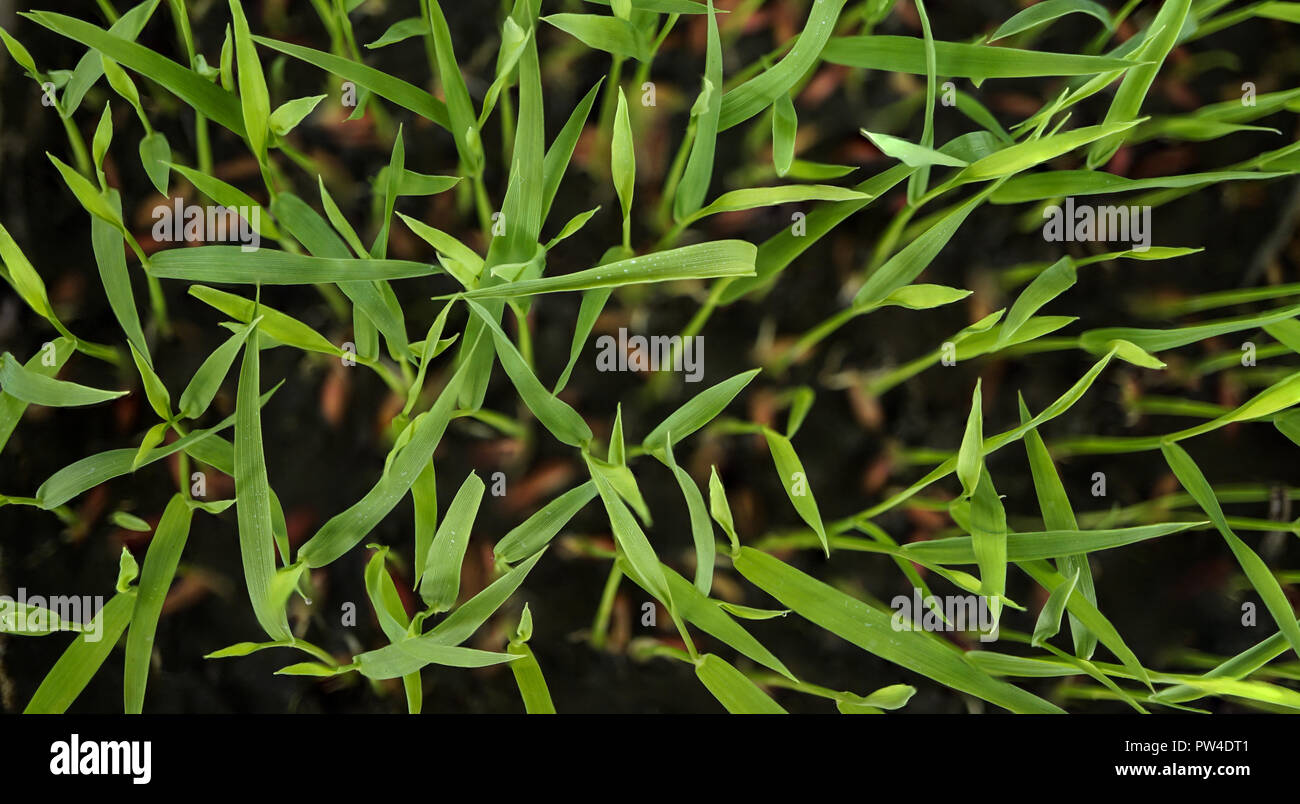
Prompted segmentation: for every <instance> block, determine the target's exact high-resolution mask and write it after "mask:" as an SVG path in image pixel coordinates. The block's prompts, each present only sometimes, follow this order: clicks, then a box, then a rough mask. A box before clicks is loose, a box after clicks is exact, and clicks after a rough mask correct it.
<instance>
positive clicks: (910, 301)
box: [880, 283, 974, 310]
mask: <svg viewBox="0 0 1300 804" xmlns="http://www.w3.org/2000/svg"><path fill="white" fill-rule="evenodd" d="M973 292H974V291H970V290H959V289H957V288H950V287H947V286H945V285H926V284H923V283H922V284H915V285H904V286H903V287H901V288H899V289H898V290H896V291H894V292H893V293H891V294H889V295H888V296H886V297H885V299H884V301H882V302H880V306H881V307H889V306H894V307H906V308H907V309H909V310H930V309H932V308H935V307H942V306H943V305H945V304H952V303H953V302H959V301H961V300H962V299H964V298H966V297H967V296H969V295H971V293H973Z"/></svg>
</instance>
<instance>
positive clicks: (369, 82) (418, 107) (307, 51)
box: [253, 36, 451, 131]
mask: <svg viewBox="0 0 1300 804" xmlns="http://www.w3.org/2000/svg"><path fill="white" fill-rule="evenodd" d="M253 41H254V42H256V43H257V44H259V45H262V46H263V47H269V48H271V49H272V50H277V51H279V52H281V53H286V54H288V55H290V56H293V57H294V58H295V59H301V60H302V61H305V62H307V63H308V64H312V65H315V66H316V67H319V68H320V69H322V70H324V71H326V72H328V73H332V74H334V75H336V76H338V77H339V78H341V79H343V80H344V81H352V82H353V83H355V84H357V85H358V86H361V87H364V88H366V89H368V90H370V91H371V92H373V93H374V94H375V95H378V96H379V97H381V98H383V99H384V100H386V101H389V102H390V103H395V104H397V105H398V106H401V107H402V108H404V109H409V110H411V111H412V112H415V113H416V114H418V115H420V116H421V117H423V118H425V119H426V120H431V121H433V122H434V123H437V124H438V125H440V126H442V127H443V128H445V129H447V130H448V131H450V130H451V120H450V119H449V118H448V117H447V106H446V105H445V104H444V103H443V102H442V101H440V100H438V99H437V98H435V97H433V96H432V95H430V94H429V93H428V92H426V91H425V90H423V89H420V88H419V87H417V86H416V85H414V84H411V83H408V82H406V81H403V80H401V79H400V78H395V77H393V76H391V75H389V74H388V73H385V72H381V71H379V70H376V69H374V68H373V67H367V66H366V65H364V64H360V63H358V62H355V61H352V60H351V59H346V58H343V57H341V56H335V55H333V54H331V53H325V52H323V51H320V50H313V49H312V48H309V47H303V46H302V45H295V44H292V43H290V42H281V41H279V40H277V39H268V38H266V37H264V36H254V37H253Z"/></svg>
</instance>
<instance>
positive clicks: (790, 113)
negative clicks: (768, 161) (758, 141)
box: [772, 95, 799, 178]
mask: <svg viewBox="0 0 1300 804" xmlns="http://www.w3.org/2000/svg"><path fill="white" fill-rule="evenodd" d="M798 130H799V118H798V117H797V116H796V114H795V111H794V103H793V102H792V101H791V100H790V96H789V95H782V96H780V97H778V98H777V99H776V102H775V103H773V104H772V165H773V167H775V168H776V175H778V176H781V177H783V178H784V177H785V175H786V174H787V173H789V172H790V166H791V165H793V164H794V145H795V135H796V134H797V133H798Z"/></svg>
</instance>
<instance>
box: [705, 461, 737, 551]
mask: <svg viewBox="0 0 1300 804" xmlns="http://www.w3.org/2000/svg"><path fill="white" fill-rule="evenodd" d="M709 514H710V515H712V517H713V520H714V521H715V522H717V523H718V525H719V526H721V528H722V530H723V532H724V533H726V534H727V539H728V540H730V542H731V552H733V553H734V552H736V551H737V550H739V549H740V538H739V537H738V536H737V535H736V523H735V521H734V520H733V519H732V516H731V504H730V503H728V502H727V491H726V489H724V488H723V487H722V478H720V477H718V467H716V466H713V467H710V473H709Z"/></svg>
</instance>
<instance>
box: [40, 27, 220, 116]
mask: <svg viewBox="0 0 1300 804" xmlns="http://www.w3.org/2000/svg"><path fill="white" fill-rule="evenodd" d="M23 16H26V17H27V18H28V19H30V20H32V21H33V22H35V23H37V24H39V25H42V26H44V27H46V28H49V29H50V30H51V31H54V32H55V33H57V34H60V35H62V36H66V37H67V38H69V39H72V40H74V41H76V42H80V43H81V44H83V45H85V46H87V47H91V48H94V49H95V50H98V51H99V52H100V53H102V54H103V55H104V56H107V57H109V58H110V59H112V60H113V61H115V62H117V63H119V64H121V65H122V66H124V67H128V68H130V69H132V70H135V71H136V72H138V73H140V74H141V75H143V76H145V77H146V78H148V79H150V80H152V81H155V82H157V83H158V84H160V85H161V86H162V87H164V88H165V89H166V90H167V91H169V92H171V93H172V94H174V95H175V96H176V97H178V98H180V99H181V100H182V101H183V102H184V103H185V104H186V105H187V106H190V107H191V108H193V109H194V110H195V111H196V112H198V113H201V114H202V115H203V116H204V117H207V118H210V119H212V120H215V121H216V122H217V123H218V124H219V125H222V126H225V127H226V128H228V129H230V130H231V131H233V132H234V133H235V134H237V135H239V136H241V137H242V136H243V135H244V122H243V116H242V114H241V111H240V102H239V100H238V99H237V98H236V97H235V96H234V95H233V94H231V93H230V92H227V91H226V90H224V89H222V88H221V87H218V86H216V85H215V84H213V83H212V82H211V81H208V80H207V79H206V78H204V77H202V76H201V75H199V74H198V73H196V72H194V71H193V70H188V69H186V68H185V67H182V66H181V65H179V64H177V63H176V62H174V61H172V60H171V59H168V58H164V57H163V56H160V55H158V54H157V53H155V52H154V51H152V50H150V49H148V48H146V47H142V46H140V45H138V44H136V43H135V42H133V41H131V40H130V39H128V38H126V37H123V36H118V35H116V34H115V33H114V32H109V31H105V30H104V29H103V28H99V27H97V26H94V25H91V24H90V23H88V22H83V21H81V20H79V19H74V18H73V17H68V16H65V15H63V14H55V13H53V12H50V11H32V12H29V13H26V14H24V15H23ZM141 24H143V22H142V23H141Z"/></svg>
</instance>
